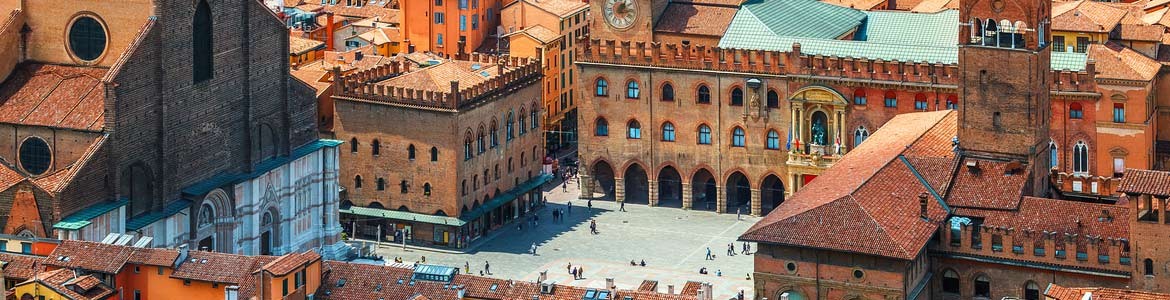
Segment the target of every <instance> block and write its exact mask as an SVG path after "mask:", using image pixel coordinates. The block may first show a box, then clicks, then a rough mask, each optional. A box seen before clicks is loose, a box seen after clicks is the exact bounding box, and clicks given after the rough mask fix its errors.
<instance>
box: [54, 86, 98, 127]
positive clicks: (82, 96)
mask: <svg viewBox="0 0 1170 300" xmlns="http://www.w3.org/2000/svg"><path fill="white" fill-rule="evenodd" d="M82 76H87V77H90V78H93V79H96V81H97V84H94V85H93V86H92V87H90V88H89V90H88V91H86V92H85V93H83V94H81V95H80V96H79V97H77V102H74V103H73V105H72V106H71V107H69V111H68V112H66V113H65V115H66V116H69V115H72V114H73V112H74V111H76V110H77V107H78V106H81V103H82V102H85V98H86V97H87V96H89V94H91V93H93V92H94V91H95V90H97V89H98V87H99V86H101V85H102V79H101V78H95V77H93V76H89V74H81V75H77V76H70V77H67V78H64V79H62V80H61V82H65V80H68V79H71V78H73V77H82ZM103 102H104V101H103ZM103 114H104V112H103ZM66 119H69V118H61V120H59V121H57V122H56V124H54V125H58V126H59V125H61V123H64V122H65V120H66ZM89 125H91V126H92V125H93V124H89ZM87 127H88V126H87Z"/></svg>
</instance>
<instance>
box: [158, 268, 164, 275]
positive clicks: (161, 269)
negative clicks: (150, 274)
mask: <svg viewBox="0 0 1170 300" xmlns="http://www.w3.org/2000/svg"><path fill="white" fill-rule="evenodd" d="M162 274H163V267H158V275H162Z"/></svg>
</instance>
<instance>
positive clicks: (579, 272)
mask: <svg viewBox="0 0 1170 300" xmlns="http://www.w3.org/2000/svg"><path fill="white" fill-rule="evenodd" d="M577 279H585V267H577Z"/></svg>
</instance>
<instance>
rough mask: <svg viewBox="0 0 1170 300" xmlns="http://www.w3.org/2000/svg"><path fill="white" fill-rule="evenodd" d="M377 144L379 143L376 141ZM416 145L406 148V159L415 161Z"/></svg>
mask: <svg viewBox="0 0 1170 300" xmlns="http://www.w3.org/2000/svg"><path fill="white" fill-rule="evenodd" d="M374 142H375V143H377V142H378V141H374ZM414 157H415V156H414V144H410V145H408V146H406V159H409V160H414Z"/></svg>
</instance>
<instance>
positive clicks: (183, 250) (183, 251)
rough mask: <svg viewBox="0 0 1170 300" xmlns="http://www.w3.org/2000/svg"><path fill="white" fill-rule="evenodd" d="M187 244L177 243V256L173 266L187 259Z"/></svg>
mask: <svg viewBox="0 0 1170 300" xmlns="http://www.w3.org/2000/svg"><path fill="white" fill-rule="evenodd" d="M187 255H188V253H187V244H182V245H179V258H177V259H176V260H175V268H178V267H179V266H180V265H182V264H183V262H184V261H186V260H187Z"/></svg>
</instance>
